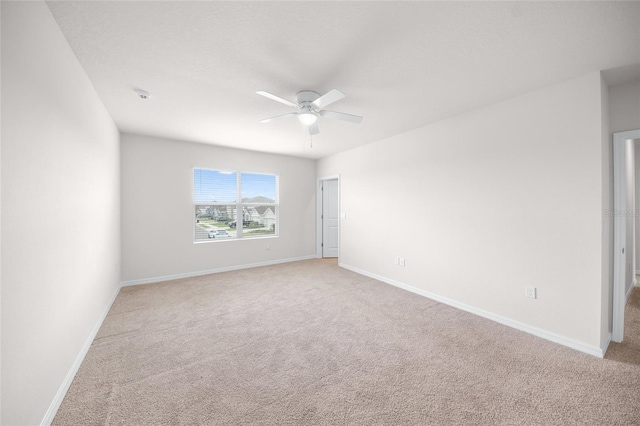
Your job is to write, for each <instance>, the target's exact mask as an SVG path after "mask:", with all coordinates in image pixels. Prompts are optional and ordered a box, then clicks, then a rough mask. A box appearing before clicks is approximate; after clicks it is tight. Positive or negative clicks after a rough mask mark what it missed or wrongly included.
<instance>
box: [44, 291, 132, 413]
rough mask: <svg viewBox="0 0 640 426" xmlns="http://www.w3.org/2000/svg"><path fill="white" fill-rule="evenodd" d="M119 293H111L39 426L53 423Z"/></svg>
mask: <svg viewBox="0 0 640 426" xmlns="http://www.w3.org/2000/svg"><path fill="white" fill-rule="evenodd" d="M119 292H120V286H118V288H116V291H115V292H114V293H113V296H111V299H110V300H109V302H108V303H107V306H106V307H105V308H104V310H103V311H102V314H101V315H100V318H98V321H97V322H96V324H95V325H94V326H93V329H92V330H91V333H89V336H88V337H87V339H86V340H85V342H84V345H83V346H82V349H80V353H79V354H78V356H77V357H76V359H75V361H74V362H73V364H72V365H71V368H70V369H69V372H68V373H67V375H66V377H65V378H64V380H63V381H62V384H61V385H60V387H59V388H58V392H57V393H56V396H55V397H54V398H53V401H51V405H49V409H48V410H47V412H46V413H45V415H44V418H43V419H42V422H41V423H40V425H41V426H49V425H50V424H51V423H52V422H53V419H54V417H55V416H56V413H57V412H58V408H60V404H62V400H63V399H64V397H65V395H66V394H67V391H68V390H69V387H70V386H71V382H73V379H74V377H76V373H77V372H78V369H79V368H80V364H82V361H84V357H85V356H86V355H87V352H88V351H89V348H90V347H91V344H92V343H93V339H95V337H96V335H97V334H98V331H99V330H100V327H102V323H103V322H104V320H105V318H106V317H107V314H108V313H109V310H110V309H111V305H113V302H114V301H115V300H116V297H118V293H119Z"/></svg>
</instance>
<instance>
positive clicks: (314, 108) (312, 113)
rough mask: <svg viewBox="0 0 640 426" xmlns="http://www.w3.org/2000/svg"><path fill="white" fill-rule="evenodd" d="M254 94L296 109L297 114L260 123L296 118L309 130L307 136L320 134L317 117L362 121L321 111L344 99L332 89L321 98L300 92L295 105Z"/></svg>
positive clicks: (314, 94)
mask: <svg viewBox="0 0 640 426" xmlns="http://www.w3.org/2000/svg"><path fill="white" fill-rule="evenodd" d="M256 93H257V94H258V95H261V96H264V97H265V98H269V99H273V100H274V101H277V102H280V103H282V104H285V105H289V106H291V107H294V108H297V109H298V111H297V112H289V113H287V114H282V115H276V116H275V117H269V118H265V119H263V120H260V122H261V123H268V122H270V121H272V120H276V119H278V118H283V117H292V116H298V120H299V121H300V123H302V124H303V125H304V126H306V127H307V128H308V129H309V134H310V135H317V134H318V133H320V129H318V116H322V117H327V118H334V119H337V120H342V121H348V122H350V123H360V122H361V121H362V117H360V116H359V115H352V114H345V113H343V112H336V111H329V110H326V109H323V108H324V107H326V106H328V105H331V104H332V103H334V102H336V101H339V100H340V99H343V98H345V97H346V95H345V94H344V93H342V92H341V91H339V90H338V89H333V90H331V91H329V92H328V93H326V94H324V95H322V96H320V94H319V93H317V92H314V91H313V90H302V91H300V92H298V94H297V95H296V101H297V103H294V102H291V101H288V100H286V99H283V98H281V97H280V96H276V95H272V94H271V93H268V92H264V91H262V90H260V91H258V92H256Z"/></svg>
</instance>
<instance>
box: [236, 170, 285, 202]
mask: <svg viewBox="0 0 640 426" xmlns="http://www.w3.org/2000/svg"><path fill="white" fill-rule="evenodd" d="M277 180H278V178H277V176H275V175H261V174H254V173H242V184H241V185H242V202H243V203H276V202H277V199H276V195H277V193H278V190H277V187H278V185H277Z"/></svg>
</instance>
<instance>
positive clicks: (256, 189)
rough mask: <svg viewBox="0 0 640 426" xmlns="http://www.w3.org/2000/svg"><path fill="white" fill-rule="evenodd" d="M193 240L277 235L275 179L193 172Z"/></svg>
mask: <svg viewBox="0 0 640 426" xmlns="http://www.w3.org/2000/svg"><path fill="white" fill-rule="evenodd" d="M193 201H194V209H195V223H194V225H195V232H194V241H196V242H197V241H216V240H223V239H229V238H249V237H260V236H275V235H278V230H277V226H278V176H276V175H269V174H258V173H243V172H227V171H220V170H207V169H194V171H193Z"/></svg>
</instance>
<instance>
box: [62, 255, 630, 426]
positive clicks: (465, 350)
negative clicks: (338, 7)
mask: <svg viewBox="0 0 640 426" xmlns="http://www.w3.org/2000/svg"><path fill="white" fill-rule="evenodd" d="M626 320H627V321H626V323H627V327H626V331H627V335H626V340H625V342H624V343H623V344H612V345H611V347H610V349H609V351H608V353H607V356H606V357H605V359H604V360H602V359H598V358H595V357H593V356H589V355H585V354H582V353H580V352H577V351H574V350H572V349H569V348H565V347H563V346H560V345H556V344H553V343H551V342H548V341H545V340H542V339H540V338H537V337H534V336H531V335H528V334H526V333H523V332H520V331H517V330H514V329H511V328H508V327H506V326H503V325H500V324H497V323H494V322H492V321H489V320H486V319H483V318H480V317H477V316H475V315H472V314H469V313H466V312H463V311H459V310H456V309H454V308H451V307H449V306H446V305H443V304H440V303H437V302H434V301H432V300H430V299H427V298H424V297H421V296H418V295H415V294H412V293H409V292H407V291H404V290H400V289H398V288H395V287H392V286H389V285H387V284H383V283H380V282H378V281H375V280H372V279H370V278H367V277H364V276H361V275H358V274H355V273H353V272H350V271H347V270H344V269H341V268H339V267H338V266H337V264H336V262H335V261H333V260H322V259H319V260H310V261H304V262H295V263H289V264H283V265H277V266H270V267H262V268H255V269H248V270H242V271H235V272H228V273H222V274H216V275H208V276H202V277H197V278H189V279H183V280H177V281H172V282H165V283H159V284H150V285H144V286H137V287H128V288H124V289H123V290H122V291H121V292H120V294H119V295H118V298H117V299H116V301H115V303H114V305H113V307H112V309H111V311H110V313H109V315H108V317H107V319H106V320H105V322H104V324H103V326H102V328H101V330H100V332H99V334H98V336H97V338H96V339H95V341H94V343H93V345H92V346H91V349H90V350H89V352H88V354H87V356H86V358H85V360H84V363H83V364H82V366H81V367H80V370H79V371H78V374H77V376H76V378H75V380H74V381H73V384H72V385H71V388H70V389H69V392H68V393H67V396H66V398H65V399H64V401H63V403H62V406H61V407H60V409H59V411H58V414H57V416H56V418H55V421H54V424H55V425H91V424H111V425H112V424H118V425H120V424H131V425H147V424H148V425H163V424H165V425H178V424H207V425H234V424H256V425H257V424H260V425H275V424H285V425H320V424H335V425H346V424H354V425H376V424H389V425H409V424H415V425H436V424H438V425H440V424H442V425H449V424H459V425H478V424H480V425H496V424H498V425H565V424H585V425H634V424H635V425H638V424H640V290H639V289H635V290H634V293H633V295H632V299H631V300H630V302H629V304H628V306H627V311H626Z"/></svg>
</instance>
